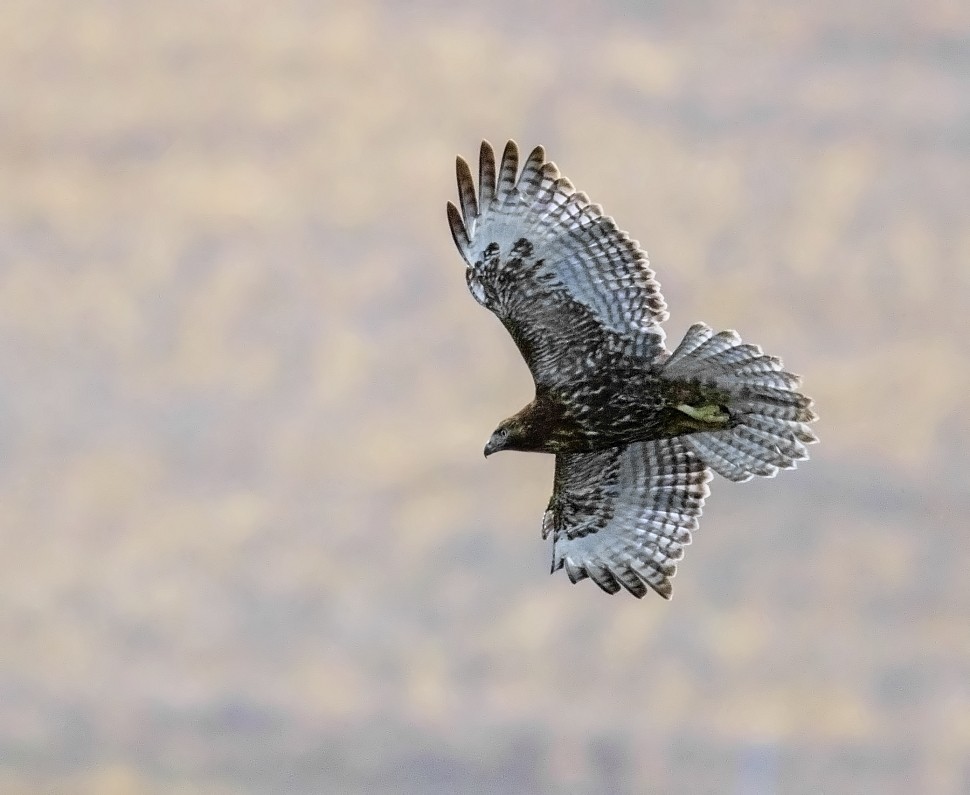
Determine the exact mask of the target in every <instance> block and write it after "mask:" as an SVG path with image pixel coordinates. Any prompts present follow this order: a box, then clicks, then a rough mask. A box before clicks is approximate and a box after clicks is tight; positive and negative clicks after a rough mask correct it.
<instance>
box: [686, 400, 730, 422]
mask: <svg viewBox="0 0 970 795" xmlns="http://www.w3.org/2000/svg"><path fill="white" fill-rule="evenodd" d="M676 408H677V410H678V411H682V412H684V414H686V415H687V416H688V417H691V418H692V419H695V420H697V421H698V422H708V423H712V424H717V425H723V424H724V423H726V422H727V421H728V420H729V419H731V418H730V416H729V415H728V413H727V412H726V411H724V410H723V409H722V408H721V407H720V406H717V405H708V406H699V407H697V408H695V407H694V406H689V405H687V404H686V403H681V404H679V405H678V406H677V407H676Z"/></svg>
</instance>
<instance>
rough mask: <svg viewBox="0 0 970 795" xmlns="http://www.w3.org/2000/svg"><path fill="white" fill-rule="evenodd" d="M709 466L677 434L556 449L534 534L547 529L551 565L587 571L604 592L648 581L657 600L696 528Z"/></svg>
mask: <svg viewBox="0 0 970 795" xmlns="http://www.w3.org/2000/svg"><path fill="white" fill-rule="evenodd" d="M710 479H711V473H710V471H709V470H708V469H706V468H705V466H704V464H703V463H701V461H700V460H699V459H698V458H697V457H696V456H695V455H694V454H693V453H692V452H691V451H690V450H689V449H688V448H687V447H686V446H685V445H684V444H683V442H682V441H681V440H680V439H678V438H673V439H660V440H656V441H649V442H637V443H635V444H631V445H628V446H626V447H614V448H610V449H608V450H602V451H598V452H594V453H566V454H560V455H557V456H556V478H555V484H554V486H553V493H552V499H551V500H550V501H549V507H548V509H547V510H546V514H545V516H544V517H543V521H542V537H543V538H546V537H547V536H548V535H549V533H550V532H551V533H552V536H553V556H552V570H553V571H556V570H557V569H561V568H565V569H566V573H567V574H568V575H569V579H570V580H572V581H573V582H574V583H575V582H579V581H580V580H582V579H585V578H586V577H589V578H591V579H592V580H593V581H594V582H595V583H596V584H597V585H598V586H599V587H600V588H602V589H603V590H604V591H606V592H607V593H616V592H617V591H619V590H620V587H621V586H622V587H623V588H626V589H627V590H628V591H629V592H630V593H632V594H633V595H634V596H636V597H637V598H641V597H643V596H644V595H645V594H646V593H647V586H648V585H649V586H650V587H651V588H652V589H653V590H655V591H656V592H657V593H659V594H660V595H661V596H662V597H664V598H665V599H669V598H670V596H671V593H672V586H671V583H670V578H671V577H673V576H674V575H675V574H676V572H677V565H676V561H678V560H680V559H681V558H682V557H683V555H684V547H685V546H686V545H687V544H689V543H690V541H691V535H690V534H691V531H693V530H696V529H697V520H698V517H700V515H701V511H702V509H703V507H704V500H705V499H706V497H707V495H708V493H709V489H708V486H707V484H708V481H709V480H710Z"/></svg>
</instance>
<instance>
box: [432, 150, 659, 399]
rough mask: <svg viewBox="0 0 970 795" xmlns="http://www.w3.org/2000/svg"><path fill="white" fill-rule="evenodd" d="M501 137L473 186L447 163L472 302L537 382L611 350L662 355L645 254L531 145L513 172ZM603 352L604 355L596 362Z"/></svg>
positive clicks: (514, 157) (566, 374) (655, 288)
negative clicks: (494, 321) (510, 342)
mask: <svg viewBox="0 0 970 795" xmlns="http://www.w3.org/2000/svg"><path fill="white" fill-rule="evenodd" d="M518 163H519V151H518V148H517V146H516V144H515V142H514V141H509V143H508V144H507V145H506V147H505V151H504V153H503V155H502V162H501V165H500V167H499V168H498V171H497V172H496V167H495V154H494V152H493V151H492V147H491V145H490V144H489V143H488V142H487V141H483V142H482V148H481V154H480V157H479V184H478V192H477V196H476V191H475V184H474V181H473V179H472V175H471V171H470V170H469V167H468V164H467V163H466V162H465V161H464V160H462V159H461V158H460V157H459V158H458V160H457V173H458V196H459V202H460V204H461V212H460V213H459V211H458V208H457V207H456V206H455V205H454V204H452V203H451V202H449V203H448V222H449V224H450V226H451V233H452V236H453V237H454V240H455V245H457V246H458V249H459V251H460V252H461V255H462V257H464V259H465V262H466V263H467V265H468V268H467V270H466V279H467V281H468V287H469V289H470V290H471V293H472V295H473V296H474V297H475V299H476V300H477V301H478V302H479V303H480V304H482V305H483V306H485V307H487V308H488V309H490V310H492V312H494V313H495V314H496V315H497V316H498V317H499V319H500V320H501V321H502V322H503V323H504V324H505V327H506V328H507V329H508V330H509V332H510V333H511V335H512V338H513V339H514V340H515V342H516V344H517V345H518V347H519V350H520V351H521V352H522V356H523V358H524V359H525V361H526V363H527V364H528V366H529V369H530V371H531V372H532V376H533V378H534V379H535V382H536V384H537V385H540V384H546V385H550V384H555V383H560V382H562V381H563V380H564V379H566V380H570V379H572V378H575V377H576V376H579V375H581V374H582V373H583V372H585V371H596V370H598V369H600V368H601V367H603V366H604V362H610V361H615V358H616V356H617V355H632V356H635V357H637V358H638V359H644V360H647V361H648V362H651V361H653V360H654V359H655V358H656V357H657V356H658V355H659V354H661V353H664V352H665V349H664V332H663V331H662V329H661V328H660V324H661V323H662V322H663V321H665V320H666V319H667V311H666V304H665V303H664V300H663V296H661V294H660V285H659V284H658V283H657V281H656V279H655V278H654V274H653V271H652V270H651V269H650V266H649V263H648V261H647V254H646V252H645V251H643V250H642V249H641V248H640V246H639V244H638V243H637V242H636V241H635V240H631V239H630V237H629V235H627V234H626V232H623V231H621V230H620V229H618V228H617V226H616V224H615V223H614V221H613V219H612V218H610V217H608V216H604V215H603V213H602V208H600V207H599V206H598V205H595V204H590V202H589V199H588V198H587V197H586V195H585V194H584V193H577V192H576V191H575V189H574V188H573V186H572V183H570V182H569V180H568V179H566V178H564V177H562V176H560V174H559V169H558V168H556V166H555V164H553V163H550V162H547V161H546V159H545V152H544V150H543V148H542V147H541V146H539V147H536V148H535V149H534V150H533V151H532V153H531V154H530V155H529V157H528V159H527V160H526V162H525V165H524V166H523V169H522V172H521V174H519V173H518ZM603 357H607V358H605V359H604V358H603Z"/></svg>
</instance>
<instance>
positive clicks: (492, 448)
mask: <svg viewBox="0 0 970 795" xmlns="http://www.w3.org/2000/svg"><path fill="white" fill-rule="evenodd" d="M501 449H502V442H501V440H499V439H498V438H496V435H495V434H492V438H491V439H489V440H488V444H486V445H485V457H486V458H488V457H489V456H490V455H491V454H492V453H497V452H498V451H499V450H501Z"/></svg>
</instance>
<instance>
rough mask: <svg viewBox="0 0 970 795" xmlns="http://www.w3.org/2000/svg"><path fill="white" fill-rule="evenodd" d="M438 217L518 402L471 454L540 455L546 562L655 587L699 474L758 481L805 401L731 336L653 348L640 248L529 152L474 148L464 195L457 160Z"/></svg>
mask: <svg viewBox="0 0 970 795" xmlns="http://www.w3.org/2000/svg"><path fill="white" fill-rule="evenodd" d="M457 175H458V195H459V204H460V206H461V210H460V211H459V209H458V207H456V206H455V205H453V204H451V203H450V202H449V204H448V221H449V224H450V227H451V232H452V236H453V237H454V240H455V244H456V245H457V246H458V249H459V251H460V252H461V254H462V257H463V258H464V260H465V262H466V265H467V269H466V280H467V282H468V287H469V290H470V292H471V294H472V296H473V297H474V298H475V300H477V301H478V302H479V303H480V304H482V305H483V306H485V307H486V308H487V309H489V310H491V311H492V312H493V313H495V315H496V316H497V317H498V318H499V320H501V321H502V323H503V325H504V326H505V327H506V329H508V331H509V334H510V335H511V336H512V339H513V340H514V341H515V344H516V345H517V347H518V349H519V352H520V353H521V354H522V358H523V359H524V360H525V362H526V364H527V365H528V367H529V370H530V372H531V373H532V377H533V380H534V382H535V388H536V396H535V399H534V400H533V401H532V402H531V403H530V404H529V405H528V406H526V407H525V408H524V409H522V410H521V411H520V412H518V413H517V414H516V415H514V416H512V417H510V418H508V419H507V420H505V421H503V422H502V423H501V424H500V425H499V428H498V429H497V430H496V432H495V433H494V434H493V435H492V438H491V439H490V440H489V443H488V445H487V446H486V448H485V453H486V455H489V454H490V453H492V452H496V451H498V450H522V451H533V452H545V453H553V454H555V455H556V474H555V481H554V485H553V495H552V498H551V500H550V501H549V507H548V509H547V511H546V515H545V517H544V519H543V537H546V536H548V535H549V534H552V536H553V570H556V569H559V568H565V569H566V572H567V574H568V575H569V578H570V579H571V580H572V581H573V582H577V581H579V580H581V579H584V578H586V577H589V578H591V579H592V580H593V581H594V582H596V584H597V585H599V586H600V588H602V589H603V590H604V591H607V592H608V593H615V592H617V591H619V590H620V589H621V588H622V589H625V590H627V591H628V592H630V593H632V594H633V595H634V596H637V597H642V596H643V595H644V594H646V593H647V589H648V587H649V588H652V589H653V590H654V591H656V592H657V593H659V594H660V595H661V596H663V597H665V598H669V597H670V595H671V584H670V578H671V577H673V576H674V574H675V572H676V563H675V561H677V560H679V559H680V558H681V557H682V556H683V550H684V546H685V545H687V544H689V543H690V540H691V533H692V532H693V531H694V530H695V529H696V528H697V521H698V517H699V516H700V514H701V510H702V508H703V504H704V499H705V498H706V497H707V494H708V486H707V483H708V481H709V480H710V478H711V473H710V470H711V469H713V470H714V471H716V472H718V473H719V474H721V475H724V476H725V477H727V478H729V479H731V480H747V479H749V478H750V477H752V476H753V475H762V476H769V477H770V476H773V475H774V474H775V473H777V471H778V470H779V469H787V468H792V467H794V466H795V462H796V461H797V460H801V459H804V458H807V452H806V450H805V445H806V444H808V443H811V442H814V441H816V439H815V436H814V434H813V433H812V432H811V430H809V428H808V426H807V424H806V423H808V422H811V421H812V420H813V419H814V418H815V415H814V413H813V411H812V401H811V400H810V399H809V398H807V397H805V396H804V395H802V394H800V393H799V392H797V391H795V388H796V387H797V386H798V382H799V379H798V377H797V376H795V375H793V374H791V373H788V372H786V371H784V369H783V368H782V365H781V361H780V360H779V359H777V358H775V357H772V356H766V355H765V354H764V353H763V352H762V351H761V349H760V348H759V347H757V346H755V345H749V344H745V343H743V342H742V341H741V339H740V338H739V337H738V335H737V334H736V333H735V332H733V331H725V332H721V333H719V334H714V332H713V331H712V330H711V329H710V328H709V327H708V326H706V325H704V324H700V323H699V324H696V325H694V326H692V327H691V328H690V329H689V330H688V332H687V334H686V336H685V337H684V339H683V341H682V342H681V343H680V345H679V346H678V347H677V348H676V350H674V351H673V353H670V352H668V351H667V349H666V347H665V344H664V343H665V335H664V332H663V329H662V328H661V325H660V324H661V323H663V322H664V321H665V320H666V319H667V311H666V305H665V303H664V300H663V297H662V295H661V294H660V286H659V284H658V283H657V280H656V279H655V277H654V273H653V271H652V270H651V268H650V266H649V263H648V260H647V255H646V253H645V252H644V251H643V250H642V249H641V248H640V246H639V244H638V243H637V242H636V241H633V240H631V239H630V237H629V236H628V235H627V234H626V233H625V232H622V231H621V230H619V229H618V228H617V226H616V224H615V223H614V222H613V219H612V218H609V217H607V216H604V215H603V213H602V210H601V208H600V207H599V206H598V205H594V204H591V203H590V202H589V200H588V198H587V197H586V195H585V194H583V193H578V192H576V191H575V189H574V188H573V186H572V184H571V183H570V182H569V180H567V179H565V178H564V177H562V176H561V175H560V173H559V170H558V169H557V168H556V166H555V165H554V164H553V163H551V162H548V161H546V159H545V152H544V151H543V149H542V147H537V148H536V149H534V150H533V151H532V153H531V154H530V155H529V157H528V158H527V159H526V161H525V163H524V165H523V167H522V170H521V173H520V172H519V153H518V148H517V147H516V145H515V143H514V142H512V141H510V142H509V143H508V144H507V145H506V147H505V151H504V153H503V156H502V160H501V162H500V163H499V164H498V167H496V161H495V155H494V152H493V151H492V148H491V146H490V145H489V144H488V142H483V143H482V148H481V153H480V157H479V182H478V190H477V191H476V190H475V184H474V181H473V179H472V176H471V170H470V169H469V167H468V165H467V163H465V161H464V160H462V159H461V158H458V161H457Z"/></svg>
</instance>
